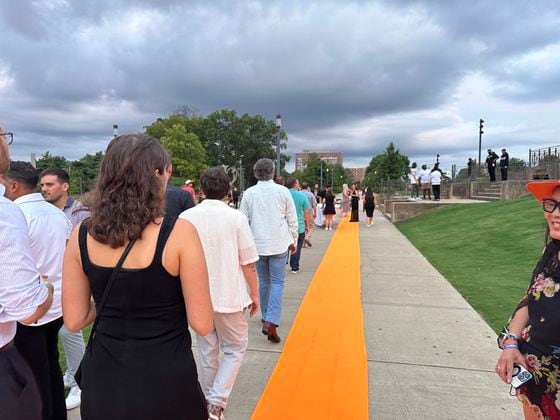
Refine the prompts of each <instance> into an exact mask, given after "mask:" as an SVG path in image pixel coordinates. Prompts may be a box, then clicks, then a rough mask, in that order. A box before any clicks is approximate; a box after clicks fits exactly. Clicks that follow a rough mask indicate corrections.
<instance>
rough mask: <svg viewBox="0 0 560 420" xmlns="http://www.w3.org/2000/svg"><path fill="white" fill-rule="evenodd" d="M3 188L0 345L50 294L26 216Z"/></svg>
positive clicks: (0, 204) (0, 188)
mask: <svg viewBox="0 0 560 420" xmlns="http://www.w3.org/2000/svg"><path fill="white" fill-rule="evenodd" d="M4 191H5V188H4V186H3V185H1V184H0V262H1V266H0V347H4V346H5V345H6V344H8V343H9V342H10V341H12V340H13V339H14V337H15V335H16V326H17V321H19V320H22V319H25V318H27V317H29V316H31V315H32V314H33V313H34V312H35V311H36V310H37V307H38V306H39V305H41V304H42V303H43V302H45V300H46V299H47V297H48V296H49V291H48V289H47V288H46V287H45V286H44V285H43V284H42V283H41V279H40V276H39V272H38V271H37V269H36V268H35V262H34V261H33V257H32V256H31V250H30V249H29V243H28V241H27V225H26V223H25V217H24V216H23V214H22V212H21V210H20V209H19V208H18V206H17V205H15V204H14V203H12V202H11V201H10V200H8V199H7V198H5V197H4Z"/></svg>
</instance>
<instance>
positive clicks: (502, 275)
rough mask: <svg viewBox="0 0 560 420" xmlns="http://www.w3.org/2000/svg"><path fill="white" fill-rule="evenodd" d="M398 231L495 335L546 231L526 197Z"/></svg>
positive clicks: (460, 209) (469, 207)
mask: <svg viewBox="0 0 560 420" xmlns="http://www.w3.org/2000/svg"><path fill="white" fill-rule="evenodd" d="M396 226H397V228H398V229H399V230H400V231H401V232H402V233H403V234H404V235H406V237H407V238H408V239H409V240H410V241H411V242H412V243H413V244H414V245H415V246H416V247H417V248H418V250H419V251H420V252H421V253H422V254H424V256H425V257H426V258H427V259H428V260H429V261H430V263H432V265H433V266H434V267H436V268H437V269H438V270H439V272H440V273H441V274H443V276H444V277H445V278H447V280H449V282H450V283H451V284H452V285H453V286H454V287H455V288H456V289H457V290H458V291H459V292H460V293H461V294H462V295H463V296H464V297H465V299H466V300H467V301H468V302H469V303H470V304H471V305H472V306H473V307H474V308H475V310H476V311H478V313H480V314H481V315H482V317H483V318H484V319H485V320H486V321H487V322H488V324H489V325H490V326H491V327H492V328H493V329H494V330H495V331H499V330H500V329H501V328H502V326H503V325H504V324H505V323H506V321H507V320H508V319H509V317H510V315H511V313H512V312H513V309H514V308H515V305H516V303H517V302H518V301H519V299H521V297H522V295H523V293H524V291H525V290H526V288H527V286H528V284H529V281H530V278H531V273H532V271H533V268H534V266H535V265H536V263H537V260H538V258H539V257H540V255H541V253H542V250H543V247H544V234H545V227H546V225H545V222H544V217H543V211H542V208H541V206H540V204H539V203H538V202H537V201H536V200H535V199H534V198H533V197H532V196H529V195H527V196H524V197H521V198H519V199H516V200H511V201H499V202H494V203H486V204H484V203H482V204H462V205H453V206H445V207H440V208H438V209H434V210H432V211H429V212H427V213H424V214H423V215H420V216H418V217H415V218H413V219H408V220H404V221H402V222H398V223H396Z"/></svg>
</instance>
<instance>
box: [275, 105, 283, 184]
mask: <svg viewBox="0 0 560 420" xmlns="http://www.w3.org/2000/svg"><path fill="white" fill-rule="evenodd" d="M281 128H282V116H281V115H280V114H277V115H276V176H277V177H279V176H280V129H281Z"/></svg>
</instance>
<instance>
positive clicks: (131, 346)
mask: <svg viewBox="0 0 560 420" xmlns="http://www.w3.org/2000/svg"><path fill="white" fill-rule="evenodd" d="M174 223H175V220H172V219H171V218H165V219H164V220H163V222H162V226H161V229H160V233H159V237H158V242H157V246H156V251H155V254H154V258H153V261H152V263H151V264H150V266H148V267H147V268H142V269H121V272H120V273H119V275H118V277H117V278H116V279H115V282H114V284H113V287H112V288H111V291H110V293H109V296H108V298H107V302H106V304H105V308H104V309H103V314H102V315H101V319H100V320H99V324H98V326H97V331H96V333H95V339H94V340H93V342H92V345H91V346H89V347H88V350H87V351H86V355H85V356H84V360H83V362H82V403H81V415H82V419H83V420H89V419H103V420H110V419H131V420H132V419H134V420H143V419H146V420H148V419H158V420H159V419H207V418H208V415H207V412H206V401H205V399H204V395H203V393H202V390H201V389H200V385H199V383H198V375H197V371H196V365H195V362H194V359H193V354H192V351H191V344H192V343H191V336H190V333H189V330H188V328H187V315H186V311H185V302H184V299H183V293H182V290H181V282H180V279H179V277H176V276H172V275H170V274H169V273H168V272H167V271H166V270H165V268H163V266H162V262H161V255H162V252H163V248H164V246H165V243H166V241H167V239H168V237H169V234H170V232H171V230H172V228H173V225H174ZM86 235H87V231H86V227H85V226H84V225H83V224H82V226H81V228H80V232H79V244H80V254H81V257H82V265H83V270H84V272H85V273H86V275H87V277H88V279H89V284H90V287H91V291H92V295H93V298H94V300H95V302H96V303H97V304H98V303H99V301H100V300H101V296H102V295H103V290H104V288H105V285H106V284H107V281H108V280H109V276H110V275H111V272H112V271H113V268H112V267H99V266H96V265H94V264H92V263H91V261H90V260H89V256H88V250H87V242H86Z"/></svg>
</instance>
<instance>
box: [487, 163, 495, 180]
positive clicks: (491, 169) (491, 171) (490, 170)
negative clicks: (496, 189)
mask: <svg viewBox="0 0 560 420" xmlns="http://www.w3.org/2000/svg"><path fill="white" fill-rule="evenodd" d="M488 175H490V182H494V181H495V180H496V167H495V166H492V165H489V166H488Z"/></svg>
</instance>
